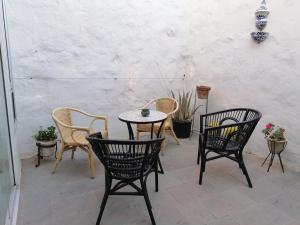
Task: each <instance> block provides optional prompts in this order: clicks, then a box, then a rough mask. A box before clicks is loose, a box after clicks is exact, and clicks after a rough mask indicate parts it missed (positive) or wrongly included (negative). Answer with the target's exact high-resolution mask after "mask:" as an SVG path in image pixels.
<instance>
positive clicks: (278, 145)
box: [262, 123, 287, 154]
mask: <svg viewBox="0 0 300 225" xmlns="http://www.w3.org/2000/svg"><path fill="white" fill-rule="evenodd" d="M262 132H263V133H264V134H265V138H266V139H267V142H268V146H269V150H270V152H271V153H273V154H274V153H275V154H279V153H281V152H282V151H283V150H284V148H285V146H286V144H287V140H286V138H285V135H284V132H285V129H283V128H282V127H280V126H276V125H274V124H272V123H268V124H267V125H266V127H265V129H263V130H262Z"/></svg>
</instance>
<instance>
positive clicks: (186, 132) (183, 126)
mask: <svg viewBox="0 0 300 225" xmlns="http://www.w3.org/2000/svg"><path fill="white" fill-rule="evenodd" d="M191 127H192V121H176V120H173V130H174V132H175V134H176V136H177V137H178V138H189V137H190V135H191Z"/></svg>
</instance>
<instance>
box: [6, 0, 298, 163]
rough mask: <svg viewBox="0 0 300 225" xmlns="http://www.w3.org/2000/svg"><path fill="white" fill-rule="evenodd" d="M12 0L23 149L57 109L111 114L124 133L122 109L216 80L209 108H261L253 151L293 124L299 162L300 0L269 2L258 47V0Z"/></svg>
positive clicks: (293, 153)
mask: <svg viewBox="0 0 300 225" xmlns="http://www.w3.org/2000/svg"><path fill="white" fill-rule="evenodd" d="M7 1H8V5H9V9H8V11H9V14H8V19H9V31H10V38H11V48H12V61H13V70H14V81H15V90H16V103H17V110H18V140H19V145H18V146H19V151H20V153H22V155H23V156H25V155H26V154H32V153H33V152H34V150H35V148H34V141H33V140H32V138H31V135H32V134H33V133H34V132H35V131H36V130H37V129H38V127H39V126H40V125H44V126H46V125H48V124H50V123H52V121H51V117H50V112H51V110H52V109H54V108H55V107H59V106H72V107H78V108H81V109H84V110H86V111H88V112H91V113H98V114H103V115H108V117H109V128H110V133H111V136H113V137H116V136H124V134H125V133H126V130H125V125H124V124H122V123H121V122H120V121H118V119H117V115H118V114H119V113H120V112H123V111H125V110H129V109H133V108H136V107H139V106H141V105H143V103H145V102H146V100H149V99H151V98H153V97H156V96H162V95H168V93H169V90H170V89H177V88H183V87H185V88H187V89H194V88H195V85H196V84H208V85H210V86H212V91H211V96H210V107H209V111H214V110H219V109H225V108H230V107H252V108H256V109H259V110H260V111H261V112H262V113H263V118H262V120H261V122H260V124H259V125H258V127H257V129H256V131H255V133H254V136H253V137H252V139H251V141H250V142H249V145H248V149H249V150H250V151H252V152H254V153H256V154H260V155H265V154H266V153H267V149H266V143H265V140H264V139H263V135H262V134H261V133H260V130H261V129H262V127H263V126H264V124H265V123H267V122H268V121H272V122H274V123H278V124H281V125H282V126H284V127H285V128H286V129H287V136H288V139H289V143H288V147H287V151H286V153H285V154H284V157H285V158H286V162H287V161H288V162H289V165H290V166H295V165H296V166H297V165H298V166H299V162H300V150H299V146H300V139H299V135H300V128H299V127H300V119H299V118H300V113H299V112H300V103H299V100H298V99H299V96H300V64H299V60H300V31H299V30H298V28H299V27H300V17H299V11H300V1H297V0H285V1H282V0H272V1H271V0H269V1H268V5H269V7H270V10H271V14H270V16H269V24H268V25H267V28H266V31H268V32H270V37H269V39H268V40H267V41H266V42H264V43H262V44H260V45H257V44H256V43H254V42H253V41H252V40H251V39H250V35H249V34H250V32H252V31H255V20H254V11H255V9H256V8H257V7H258V5H259V3H260V2H259V0H257V1H253V0H244V1H236V0H215V1H210V0H203V1H198V0H187V1H179V0H167V1H159V0H139V1H129V0H119V1H108V0H103V1H98V0H97V1H96V0H90V1H85V0H77V1H73V0H72V1H71V0H44V1H41V0H7ZM183 74H185V75H186V76H185V77H184V76H183Z"/></svg>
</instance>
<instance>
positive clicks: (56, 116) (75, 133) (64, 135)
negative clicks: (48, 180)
mask: <svg viewBox="0 0 300 225" xmlns="http://www.w3.org/2000/svg"><path fill="white" fill-rule="evenodd" d="M72 112H73V113H78V114H79V115H80V116H86V117H90V118H91V119H92V120H91V122H90V125H89V126H88V127H79V126H73V122H72V115H71V114H72ZM52 118H53V120H54V122H55V124H56V127H57V129H58V131H59V133H60V136H61V139H62V142H61V148H60V151H59V153H58V156H57V159H56V161H55V163H54V167H53V173H55V170H56V168H57V166H58V164H59V162H60V161H61V160H62V155H63V153H64V152H65V151H68V150H72V156H71V158H72V159H73V158H74V152H75V151H76V148H77V147H79V148H80V149H82V150H84V151H85V152H87V153H88V159H89V169H90V173H91V178H94V158H93V153H92V152H93V151H92V149H91V146H90V144H89V142H88V141H87V140H86V138H85V137H86V135H88V134H91V133H95V132H94V131H93V124H94V122H95V121H96V120H103V121H104V129H103V130H102V131H101V134H102V135H103V138H108V130H107V129H108V122H107V118H106V117H105V116H96V115H91V114H88V113H86V112H83V111H80V110H78V109H73V108H58V109H55V110H53V112H52Z"/></svg>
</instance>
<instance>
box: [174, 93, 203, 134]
mask: <svg viewBox="0 0 300 225" xmlns="http://www.w3.org/2000/svg"><path fill="white" fill-rule="evenodd" d="M171 94H172V97H173V98H175V99H176V100H177V101H178V105H179V106H178V110H177V112H175V113H174V115H173V118H172V121H173V129H174V132H175V134H176V136H177V137H178V138H188V137H190V135H191V126H192V120H193V116H194V115H195V113H196V111H197V110H198V108H199V106H197V107H196V105H195V102H196V101H194V100H195V99H194V100H193V99H192V97H193V96H194V98H195V95H194V93H193V92H192V91H188V92H185V91H182V92H180V91H179V92H178V95H177V96H176V95H175V94H174V92H173V91H171ZM192 102H194V104H193V103H192Z"/></svg>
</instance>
